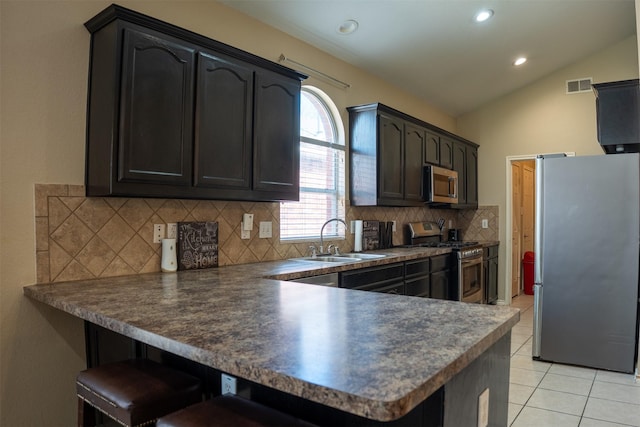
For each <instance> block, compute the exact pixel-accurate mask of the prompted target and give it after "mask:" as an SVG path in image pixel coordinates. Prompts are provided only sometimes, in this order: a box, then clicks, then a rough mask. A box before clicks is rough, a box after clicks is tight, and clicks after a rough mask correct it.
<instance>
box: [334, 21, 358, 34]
mask: <svg viewBox="0 0 640 427" xmlns="http://www.w3.org/2000/svg"><path fill="white" fill-rule="evenodd" d="M358 25H359V24H358V21H356V20H355V19H348V20H346V21H344V22H343V23H342V24H340V26H338V32H339V33H340V34H352V33H355V31H356V30H357V29H358Z"/></svg>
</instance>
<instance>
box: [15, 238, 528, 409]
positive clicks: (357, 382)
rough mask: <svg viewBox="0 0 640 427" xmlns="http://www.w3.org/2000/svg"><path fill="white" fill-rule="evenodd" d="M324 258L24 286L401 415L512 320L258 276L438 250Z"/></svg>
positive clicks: (152, 337)
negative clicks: (347, 259)
mask: <svg viewBox="0 0 640 427" xmlns="http://www.w3.org/2000/svg"><path fill="white" fill-rule="evenodd" d="M381 252H384V253H388V254H390V256H389V257H387V258H385V259H384V260H375V261H369V262H364V263H357V264H344V265H340V266H331V265H330V264H326V263H316V262H300V261H274V262H268V263H258V264H245V265H237V266H229V267H222V268H218V269H209V270H198V271H184V272H178V273H169V274H167V273H164V274H163V273H150V274H142V275H137V276H122V277H115V278H105V279H95V280H87V281H77V282H66V283H55V284H38V285H32V286H27V287H25V288H24V293H25V295H27V296H29V297H31V298H33V299H35V300H38V301H41V302H43V303H45V304H48V305H50V306H53V307H56V308H58V309H60V310H63V311H66V312H68V313H70V314H72V315H74V316H77V317H79V318H81V319H84V320H88V321H90V322H93V323H95V324H97V325H100V326H103V327H106V328H108V329H110V330H113V331H115V332H118V333H121V334H123V335H125V336H128V337H131V338H133V339H136V340H139V341H141V342H144V343H147V344H149V345H152V346H155V347H158V348H160V349H163V350H166V351H169V352H172V353H175V354H178V355H180V356H183V357H186V358H188V359H191V360H194V361H196V362H200V363H203V364H205V365H208V366H211V367H213V368H216V369H219V370H221V371H224V372H228V373H230V374H232V375H236V376H238V377H242V378H245V379H248V380H250V381H254V382H256V383H260V384H263V385H265V386H268V387H272V388H275V389H277V390H280V391H283V392H286V393H290V394H293V395H296V396H300V397H302V398H305V399H308V400H311V401H315V402H319V403H322V404H324V405H327V406H330V407H334V408H337V409H341V410H344V411H347V412H350V413H353V414H356V415H360V416H364V417H367V418H371V419H375V420H380V421H387V420H392V419H396V418H399V417H401V416H402V415H405V414H406V413H408V412H409V411H410V410H411V409H412V408H414V407H415V406H416V405H417V404H419V403H420V402H422V401H423V400H425V398H427V397H428V396H429V395H431V394H432V393H433V392H434V391H436V390H438V389H439V388H440V387H441V386H442V385H444V384H445V383H446V382H447V381H449V380H450V379H451V378H452V377H454V376H455V375H456V374H457V373H458V372H460V371H461V370H462V369H464V368H465V367H466V366H467V365H468V364H469V363H470V362H471V361H473V360H474V359H475V358H476V357H478V356H479V355H480V354H482V353H483V352H484V351H486V350H487V349H488V348H489V347H490V346H491V345H493V344H494V343H495V342H496V341H497V340H498V339H500V338H501V337H502V336H504V335H505V334H506V333H508V331H509V330H510V329H511V328H512V327H513V326H514V325H515V323H517V321H518V319H519V311H518V310H517V309H513V308H510V307H499V306H482V305H475V304H465V303H457V302H451V301H441V300H431V299H423V298H416V297H405V296H397V295H388V294H380V293H375V292H364V291H354V290H348V289H340V288H332V287H324V286H316V285H307V284H302V283H293V282H285V281H279V280H272V279H265V278H264V277H266V276H269V277H287V278H296V277H303V276H309V275H311V274H310V273H309V269H313V270H314V273H316V274H322V273H329V272H332V271H335V270H346V269H351V268H360V267H364V266H371V265H380V264H383V263H389V262H394V261H404V260H407V259H416V258H421V257H425V256H433V255H438V254H442V253H447V252H448V250H447V249H392V250H385V251H381Z"/></svg>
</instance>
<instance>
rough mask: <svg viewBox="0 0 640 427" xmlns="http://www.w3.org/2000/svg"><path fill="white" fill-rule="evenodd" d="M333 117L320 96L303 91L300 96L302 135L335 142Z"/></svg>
mask: <svg viewBox="0 0 640 427" xmlns="http://www.w3.org/2000/svg"><path fill="white" fill-rule="evenodd" d="M334 129H335V128H334V124H333V118H332V117H331V114H330V113H329V110H328V108H327V107H326V106H325V105H324V102H323V101H322V100H321V99H320V98H318V96H317V95H316V94H314V93H311V92H309V91H305V90H303V91H302V96H301V97H300V136H302V137H307V138H313V139H317V140H319V141H325V142H331V143H334V142H335V140H336V137H335V130H334Z"/></svg>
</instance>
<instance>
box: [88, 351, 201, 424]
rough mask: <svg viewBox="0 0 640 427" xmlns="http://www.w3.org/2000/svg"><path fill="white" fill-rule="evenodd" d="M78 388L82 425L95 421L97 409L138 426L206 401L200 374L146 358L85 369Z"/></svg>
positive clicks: (123, 422) (125, 422)
mask: <svg viewBox="0 0 640 427" xmlns="http://www.w3.org/2000/svg"><path fill="white" fill-rule="evenodd" d="M76 389H77V393H78V426H79V427H85V426H93V425H95V409H98V410H99V411H100V412H102V413H104V414H105V415H107V416H109V417H110V418H113V419H114V420H116V421H117V422H118V423H120V424H122V425H123V426H126V427H134V426H145V425H151V424H153V423H154V422H155V421H156V420H157V419H158V418H160V417H162V416H164V415H167V414H169V413H171V412H174V411H177V410H179V409H182V408H185V407H187V406H189V405H192V404H194V403H198V402H201V401H202V391H201V387H200V380H199V379H198V378H196V377H193V376H191V375H188V374H185V373H183V372H180V371H176V370H174V369H171V368H169V367H166V366H163V365H161V364H159V363H156V362H153V361H151V360H146V359H132V360H126V361H123V362H117V363H110V364H107V365H101V366H97V367H95V368H90V369H87V370H85V371H82V372H80V373H79V374H78V377H77V379H76Z"/></svg>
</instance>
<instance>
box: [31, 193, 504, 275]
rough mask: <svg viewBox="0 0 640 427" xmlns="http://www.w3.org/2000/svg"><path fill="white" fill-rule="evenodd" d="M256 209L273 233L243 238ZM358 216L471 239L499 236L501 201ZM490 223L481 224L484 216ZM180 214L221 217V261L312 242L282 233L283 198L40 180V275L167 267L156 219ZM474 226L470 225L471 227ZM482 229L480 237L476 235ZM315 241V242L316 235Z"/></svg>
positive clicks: (282, 253)
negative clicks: (128, 191) (107, 191)
mask: <svg viewBox="0 0 640 427" xmlns="http://www.w3.org/2000/svg"><path fill="white" fill-rule="evenodd" d="M246 212H250V213H253V214H254V224H258V223H259V222H260V221H271V222H272V223H273V227H272V228H273V235H272V238H268V239H260V238H259V237H258V232H257V227H255V226H254V231H252V233H251V238H250V239H248V240H242V239H241V238H240V222H241V218H242V214H243V213H246ZM346 216H347V218H346V219H347V223H348V221H350V220H354V219H375V220H380V221H393V220H395V221H397V224H398V227H397V231H396V232H395V233H394V235H393V243H394V244H395V245H399V244H402V243H403V242H404V232H403V227H402V225H403V224H405V223H407V222H412V221H435V220H437V219H438V218H444V219H445V220H446V222H447V224H448V223H449V221H451V223H452V225H453V227H458V228H462V229H463V236H464V238H465V239H467V240H471V239H474V240H497V238H498V237H497V236H498V207H497V206H495V207H481V208H480V209H478V210H477V211H456V210H446V209H430V208H386V207H354V206H352V207H348V208H347V215H346ZM482 219H488V220H489V228H488V229H482V228H481V220H482ZM181 221H217V222H218V227H219V229H218V230H219V231H218V233H219V234H218V239H219V242H218V263H219V265H220V266H224V265H232V264H245V263H250V262H259V261H271V260H279V259H288V258H295V257H301V256H305V255H307V251H308V246H309V244H310V242H309V241H307V242H297V243H287V242H281V241H280V235H279V230H280V227H279V224H280V204H279V203H264V202H235V201H219V200H215V201H212V200H177V199H145V198H114V197H85V190H84V186H81V185H64V184H36V186H35V224H36V261H37V263H36V275H37V281H38V283H44V282H59V281H67V280H82V279H90V278H97V277H111V276H120V275H126V274H139V273H147V272H153V271H160V255H161V254H160V251H161V244H160V243H153V238H152V236H153V224H160V223H170V222H181ZM465 230H467V231H465ZM476 236H477V237H476ZM314 243H315V242H314ZM332 243H334V244H336V243H338V244H339V247H340V250H341V251H343V252H348V251H351V250H352V249H353V235H351V234H347V238H346V240H341V241H337V242H336V241H332Z"/></svg>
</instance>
